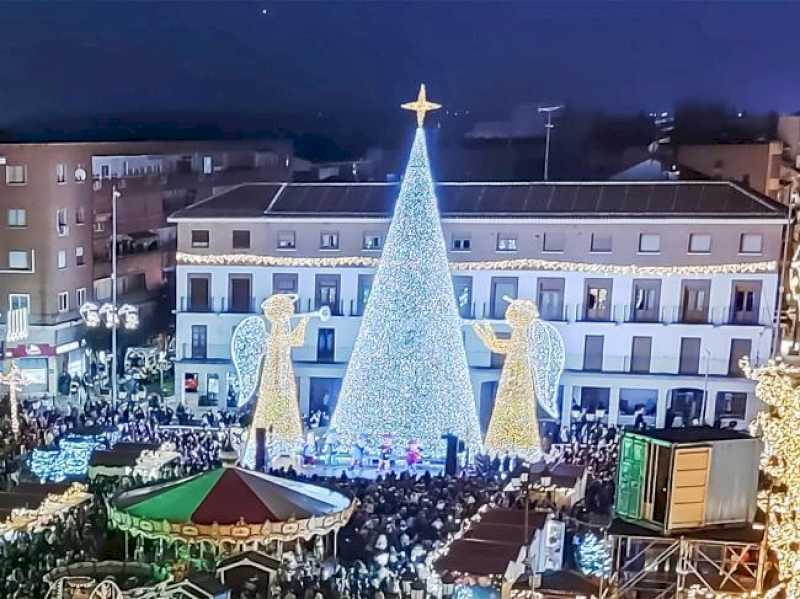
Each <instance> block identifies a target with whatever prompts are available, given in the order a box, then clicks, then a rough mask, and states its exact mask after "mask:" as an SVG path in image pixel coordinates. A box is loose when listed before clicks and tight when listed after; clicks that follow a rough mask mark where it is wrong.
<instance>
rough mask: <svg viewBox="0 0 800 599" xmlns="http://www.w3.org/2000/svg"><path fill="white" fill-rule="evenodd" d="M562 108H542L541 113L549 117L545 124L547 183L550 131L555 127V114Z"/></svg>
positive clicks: (545, 170)
mask: <svg viewBox="0 0 800 599" xmlns="http://www.w3.org/2000/svg"><path fill="white" fill-rule="evenodd" d="M561 108H563V107H562V106H560V105H559V106H540V107H539V112H540V113H544V114H546V115H547V122H546V123H545V124H544V180H545V181H547V177H548V174H549V167H550V130H551V129H552V128H553V127H555V125H554V124H553V113H554V112H555V111H556V110H561Z"/></svg>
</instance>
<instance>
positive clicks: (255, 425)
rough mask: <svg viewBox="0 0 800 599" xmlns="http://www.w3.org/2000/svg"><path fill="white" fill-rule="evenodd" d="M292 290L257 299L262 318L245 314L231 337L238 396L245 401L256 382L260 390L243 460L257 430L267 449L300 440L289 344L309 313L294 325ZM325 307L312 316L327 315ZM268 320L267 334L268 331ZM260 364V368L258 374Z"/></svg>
mask: <svg viewBox="0 0 800 599" xmlns="http://www.w3.org/2000/svg"><path fill="white" fill-rule="evenodd" d="M296 301H297V296H296V295H294V294H276V295H273V296H271V297H269V298H268V299H267V300H265V301H264V303H263V304H261V309H262V310H263V312H264V316H263V318H262V317H260V316H251V317H249V318H245V319H244V320H243V321H242V322H240V323H239V325H238V326H237V327H236V330H235V331H234V333H233V337H232V338H231V356H232V357H233V361H234V366H235V368H236V371H237V375H238V378H239V381H240V382H239V393H240V401H241V402H242V403H243V402H246V401H248V400H249V399H250V396H251V395H252V393H253V390H254V389H253V387H254V386H255V385H256V384H257V385H258V395H257V397H256V406H255V411H254V413H253V420H252V423H251V424H250V431H249V434H248V436H247V441H246V442H245V453H244V459H243V462H244V464H245V465H246V466H253V465H254V464H255V431H257V430H258V429H264V431H265V432H266V435H267V442H268V443H269V445H270V448H274V449H275V451H277V452H280V453H285V452H291V451H293V450H294V449H296V447H297V446H298V445H300V444H301V443H302V442H303V424H302V421H301V419H300V408H299V406H298V405H297V384H296V383H295V377H294V368H293V366H292V355H291V354H292V348H293V347H300V346H302V345H303V343H304V341H305V336H306V327H307V326H308V323H309V321H310V320H311V318H312V315H301V316H300V322H299V323H298V324H297V326H295V327H294V328H292V324H291V319H292V318H294V317H295V316H296V315H295V311H294V304H295V302H296ZM329 314H330V312H329V311H325V310H324V309H323V310H321V311H319V312H317V313H316V314H315V315H316V316H319V317H320V318H322V319H323V320H327V317H328V316H329ZM267 323H269V333H267ZM259 368H260V373H259Z"/></svg>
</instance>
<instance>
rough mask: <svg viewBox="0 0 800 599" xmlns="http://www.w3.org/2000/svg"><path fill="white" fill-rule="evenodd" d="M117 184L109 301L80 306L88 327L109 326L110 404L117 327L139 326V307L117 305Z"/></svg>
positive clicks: (114, 400) (113, 389) (114, 394)
mask: <svg viewBox="0 0 800 599" xmlns="http://www.w3.org/2000/svg"><path fill="white" fill-rule="evenodd" d="M120 195H121V194H120V192H119V191H118V190H117V186H116V185H114V186H113V187H112V188H111V303H108V304H103V305H101V306H98V305H97V304H95V303H92V302H87V303H85V304H83V306H81V308H80V312H81V317H83V321H84V322H85V323H86V325H87V326H89V327H92V328H93V327H99V326H100V325H101V324H105V327H106V328H107V329H111V406H112V407H113V408H114V409H116V407H117V395H118V389H117V329H118V328H119V326H120V324H121V325H122V326H124V327H125V328H126V329H129V330H132V329H135V328H137V327H138V326H139V311H138V310H137V308H136V306H132V305H130V304H124V305H122V306H118V305H117V200H118V199H119V197H120Z"/></svg>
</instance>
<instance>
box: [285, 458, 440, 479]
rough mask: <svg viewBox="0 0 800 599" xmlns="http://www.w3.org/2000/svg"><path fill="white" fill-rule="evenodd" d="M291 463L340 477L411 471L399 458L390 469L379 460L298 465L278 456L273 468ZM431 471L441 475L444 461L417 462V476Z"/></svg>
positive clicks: (300, 468)
mask: <svg viewBox="0 0 800 599" xmlns="http://www.w3.org/2000/svg"><path fill="white" fill-rule="evenodd" d="M289 465H291V466H292V467H293V468H294V469H295V470H297V471H298V472H300V473H302V474H309V475H311V474H316V475H318V476H324V477H326V478H340V477H341V476H342V474H346V475H347V477H348V478H364V479H368V480H375V479H377V478H378V477H379V476H385V475H386V474H388V473H389V472H393V473H394V474H395V475H396V476H400V475H401V474H403V473H404V472H410V471H409V469H408V467H407V466H406V464H405V462H404V461H401V460H397V461H396V462H395V463H394V464H393V465H392V467H391V468H390V469H389V470H383V471H379V470H378V464H377V461H374V463H373V462H370V463H369V464H368V465H364V466H363V467H362V468H352V469H351V468H350V467H349V460H346V459H344V458H339V459H336V460H334V462H333V463H332V464H327V463H325V461H324V460H317V461H316V462H315V463H314V464H312V465H306V466H303V465H298V464H297V461H296V460H294V461H291V460H289V459H288V458H286V457H284V458H276V459H275V460H273V463H272V467H273V468H283V467H288V466H289ZM426 472H430V474H431V476H439V475H441V474H442V473H443V472H444V462H424V463H422V464H417V468H416V473H415V475H416V476H417V477H420V476H422V475H424V474H425V473H426Z"/></svg>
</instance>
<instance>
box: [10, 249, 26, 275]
mask: <svg viewBox="0 0 800 599" xmlns="http://www.w3.org/2000/svg"><path fill="white" fill-rule="evenodd" d="M8 267H9V268H11V269H13V270H27V269H28V268H29V267H28V252H26V251H23V250H11V251H10V252H8Z"/></svg>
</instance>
